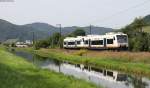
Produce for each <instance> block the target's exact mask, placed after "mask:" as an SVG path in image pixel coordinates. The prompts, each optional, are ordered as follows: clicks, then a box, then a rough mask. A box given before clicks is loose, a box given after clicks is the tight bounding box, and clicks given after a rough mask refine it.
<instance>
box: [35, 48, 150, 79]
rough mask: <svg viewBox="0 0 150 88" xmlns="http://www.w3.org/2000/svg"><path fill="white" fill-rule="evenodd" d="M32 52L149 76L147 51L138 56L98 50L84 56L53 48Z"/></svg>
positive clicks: (149, 67) (149, 59)
mask: <svg viewBox="0 0 150 88" xmlns="http://www.w3.org/2000/svg"><path fill="white" fill-rule="evenodd" d="M68 52H69V53H68ZM34 53H35V54H38V55H40V56H43V57H50V58H53V59H59V60H66V61H70V62H73V63H82V64H85V65H91V66H94V67H97V68H106V69H113V70H119V71H122V72H127V73H131V74H136V75H142V76H148V77H150V57H149V56H150V55H149V53H143V54H142V53H141V54H142V55H144V54H145V56H139V55H138V53H133V54H131V52H118V53H117V52H105V53H104V52H100V53H102V54H98V56H96V53H93V56H92V55H91V56H88V54H86V55H84V56H77V55H74V54H73V53H72V52H71V53H70V51H61V50H55V49H41V50H37V51H34ZM112 53H113V54H112ZM114 53H115V54H114ZM121 53H122V54H121ZM106 54H107V55H106ZM110 54H111V55H110ZM116 54H117V55H116ZM119 54H120V55H119ZM141 54H140V55H141ZM147 54H148V55H147ZM100 55H101V56H100ZM134 55H135V56H136V55H137V56H138V57H137V58H136V57H135V56H134ZM94 56H95V57H94ZM144 57H145V58H144ZM140 58H141V59H140Z"/></svg>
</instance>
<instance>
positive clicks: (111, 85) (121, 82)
mask: <svg viewBox="0 0 150 88" xmlns="http://www.w3.org/2000/svg"><path fill="white" fill-rule="evenodd" d="M12 53H13V54H16V55H17V56H21V57H23V58H25V59H26V60H27V61H29V62H31V63H33V64H34V65H36V66H38V67H40V68H43V69H49V70H53V71H56V72H60V73H63V74H64V75H70V76H74V77H76V78H78V79H84V80H86V81H89V82H92V83H94V84H96V85H97V86H99V85H101V86H103V87H104V88H150V80H149V79H148V78H146V77H141V76H135V75H129V74H125V73H122V72H118V71H113V70H108V69H100V68H94V67H91V66H84V65H82V64H73V63H69V62H66V61H58V60H54V59H51V58H45V57H41V56H38V55H34V54H31V53H27V52H20V51H13V52H12Z"/></svg>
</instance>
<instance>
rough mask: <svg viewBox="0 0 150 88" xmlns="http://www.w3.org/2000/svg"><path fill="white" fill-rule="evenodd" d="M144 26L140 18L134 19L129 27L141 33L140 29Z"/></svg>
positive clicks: (144, 23)
mask: <svg viewBox="0 0 150 88" xmlns="http://www.w3.org/2000/svg"><path fill="white" fill-rule="evenodd" d="M146 25H147V23H146V22H145V21H144V19H143V18H142V17H139V18H135V20H134V22H133V23H132V24H131V26H133V28H135V29H137V30H138V31H139V32H143V30H142V28H143V27H144V26H146Z"/></svg>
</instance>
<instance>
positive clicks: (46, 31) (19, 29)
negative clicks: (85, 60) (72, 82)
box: [0, 19, 113, 41]
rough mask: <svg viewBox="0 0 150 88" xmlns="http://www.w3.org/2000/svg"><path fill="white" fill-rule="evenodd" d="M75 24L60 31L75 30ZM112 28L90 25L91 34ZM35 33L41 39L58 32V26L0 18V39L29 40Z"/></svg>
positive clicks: (109, 30)
mask: <svg viewBox="0 0 150 88" xmlns="http://www.w3.org/2000/svg"><path fill="white" fill-rule="evenodd" d="M77 28H79V27H77V26H73V27H63V28H62V33H63V34H68V33H71V32H73V31H74V30H76V29H77ZM80 28H81V29H84V30H85V31H86V33H87V34H88V33H89V27H80ZM111 31H113V29H111V28H104V27H95V26H93V27H92V33H93V34H104V33H106V32H111ZM33 32H34V34H35V36H36V39H43V38H46V37H48V36H50V35H51V34H53V33H55V32H59V28H58V27H56V26H52V25H49V24H47V23H40V22H37V23H31V24H26V25H16V24H13V23H10V22H8V21H5V20H2V19H0V41H5V40H7V39H15V38H18V39H20V40H27V39H29V40H31V39H32V36H33V35H32V34H33Z"/></svg>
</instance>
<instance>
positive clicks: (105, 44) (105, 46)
mask: <svg viewBox="0 0 150 88" xmlns="http://www.w3.org/2000/svg"><path fill="white" fill-rule="evenodd" d="M104 47H106V38H104Z"/></svg>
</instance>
